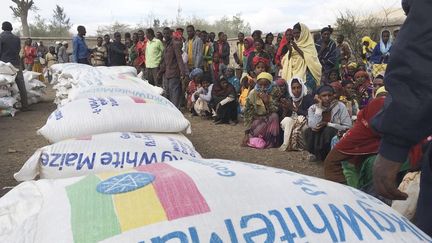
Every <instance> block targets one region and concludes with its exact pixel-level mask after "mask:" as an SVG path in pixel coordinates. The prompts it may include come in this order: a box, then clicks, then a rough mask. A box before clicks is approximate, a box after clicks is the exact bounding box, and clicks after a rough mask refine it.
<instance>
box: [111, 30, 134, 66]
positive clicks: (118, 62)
mask: <svg viewBox="0 0 432 243" xmlns="http://www.w3.org/2000/svg"><path fill="white" fill-rule="evenodd" d="M110 51H111V52H110V58H111V66H125V65H126V56H127V55H128V54H129V51H128V50H127V49H126V46H125V45H124V44H123V43H121V34H120V32H115V33H114V42H113V43H112V44H111V50H110Z"/></svg>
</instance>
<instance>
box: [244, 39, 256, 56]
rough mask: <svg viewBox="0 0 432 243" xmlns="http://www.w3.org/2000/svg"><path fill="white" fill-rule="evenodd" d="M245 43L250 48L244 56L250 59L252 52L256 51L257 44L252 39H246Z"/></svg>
mask: <svg viewBox="0 0 432 243" xmlns="http://www.w3.org/2000/svg"><path fill="white" fill-rule="evenodd" d="M244 41H245V42H247V43H248V44H249V48H248V49H246V50H244V51H243V56H245V57H248V56H249V54H251V52H253V51H255V44H254V40H253V38H252V37H250V36H249V37H246V38H245V40H244Z"/></svg>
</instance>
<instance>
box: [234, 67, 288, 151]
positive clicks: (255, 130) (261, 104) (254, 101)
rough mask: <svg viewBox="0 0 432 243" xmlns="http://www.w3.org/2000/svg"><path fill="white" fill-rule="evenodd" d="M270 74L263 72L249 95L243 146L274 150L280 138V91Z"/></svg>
mask: <svg viewBox="0 0 432 243" xmlns="http://www.w3.org/2000/svg"><path fill="white" fill-rule="evenodd" d="M272 80H273V77H272V75H271V74H270V73H267V72H262V73H260V74H259V75H258V77H257V83H256V86H255V88H254V89H253V90H252V91H251V92H250V93H249V96H248V98H247V100H246V106H245V110H244V121H245V126H246V131H245V137H244V139H243V141H242V145H243V146H249V147H253V148H260V149H262V148H273V147H275V146H277V143H278V137H279V116H278V114H277V111H278V106H277V99H278V97H279V96H280V95H279V93H280V90H279V88H278V87H277V86H275V85H273V82H272Z"/></svg>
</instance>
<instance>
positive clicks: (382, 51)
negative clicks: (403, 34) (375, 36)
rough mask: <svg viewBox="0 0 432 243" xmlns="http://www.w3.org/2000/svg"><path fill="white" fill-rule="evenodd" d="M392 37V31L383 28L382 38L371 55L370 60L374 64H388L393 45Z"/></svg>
mask: <svg viewBox="0 0 432 243" xmlns="http://www.w3.org/2000/svg"><path fill="white" fill-rule="evenodd" d="M392 42H393V41H392V37H391V34H390V31H388V30H383V31H382V32H381V39H380V43H379V45H376V46H375V48H374V50H373V52H372V55H371V57H370V61H371V62H372V63H373V64H382V63H384V64H387V63H388V59H389V57H390V51H391V47H392V44H393V43H392Z"/></svg>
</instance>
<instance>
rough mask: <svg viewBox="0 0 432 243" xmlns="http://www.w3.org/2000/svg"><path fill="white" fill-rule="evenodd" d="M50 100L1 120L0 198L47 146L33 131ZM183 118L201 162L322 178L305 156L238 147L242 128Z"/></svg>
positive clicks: (319, 167) (42, 119) (42, 120)
mask: <svg viewBox="0 0 432 243" xmlns="http://www.w3.org/2000/svg"><path fill="white" fill-rule="evenodd" d="M53 96H54V94H53V92H52V90H49V91H48V97H49V98H51V100H50V99H49V98H48V100H50V101H48V102H45V103H39V104H35V105H32V106H31V109H32V110H31V111H29V112H25V113H21V112H18V113H17V114H16V115H15V117H0V197H1V196H3V195H4V194H5V193H6V192H8V191H9V190H10V189H11V188H12V187H13V186H16V185H17V184H18V183H17V182H16V181H15V179H14V178H13V174H14V173H15V172H17V171H18V170H19V169H20V168H21V166H22V165H23V164H24V163H25V161H26V160H27V159H28V158H29V157H30V156H31V155H32V154H33V153H34V152H35V151H36V150H37V149H38V148H40V147H43V146H45V145H47V144H48V142H47V141H46V140H45V139H44V138H43V137H42V136H39V135H37V134H36V131H37V130H38V129H39V128H41V127H42V126H43V125H44V124H45V122H46V119H47V118H48V116H49V115H50V114H51V112H52V111H53V110H55V105H54V104H53V103H52V97H53ZM186 117H187V118H188V119H189V120H190V121H191V123H192V131H193V133H192V134H191V135H188V137H189V139H190V140H191V141H192V143H193V144H194V145H195V147H196V149H197V151H198V152H199V153H200V154H201V155H202V156H203V157H204V158H221V159H230V160H240V161H246V162H251V163H256V164H262V165H267V166H273V167H278V168H283V169H286V170H290V171H295V172H299V173H303V174H307V175H312V176H317V177H321V176H322V165H321V164H317V163H310V162H308V161H307V160H306V154H305V153H302V152H281V151H279V150H277V149H266V150H255V149H251V148H243V147H240V141H241V138H242V136H243V134H244V133H243V129H244V127H243V125H242V124H238V125H237V126H231V125H214V124H213V123H212V122H211V121H208V120H203V119H201V118H199V117H190V116H189V115H186Z"/></svg>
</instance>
